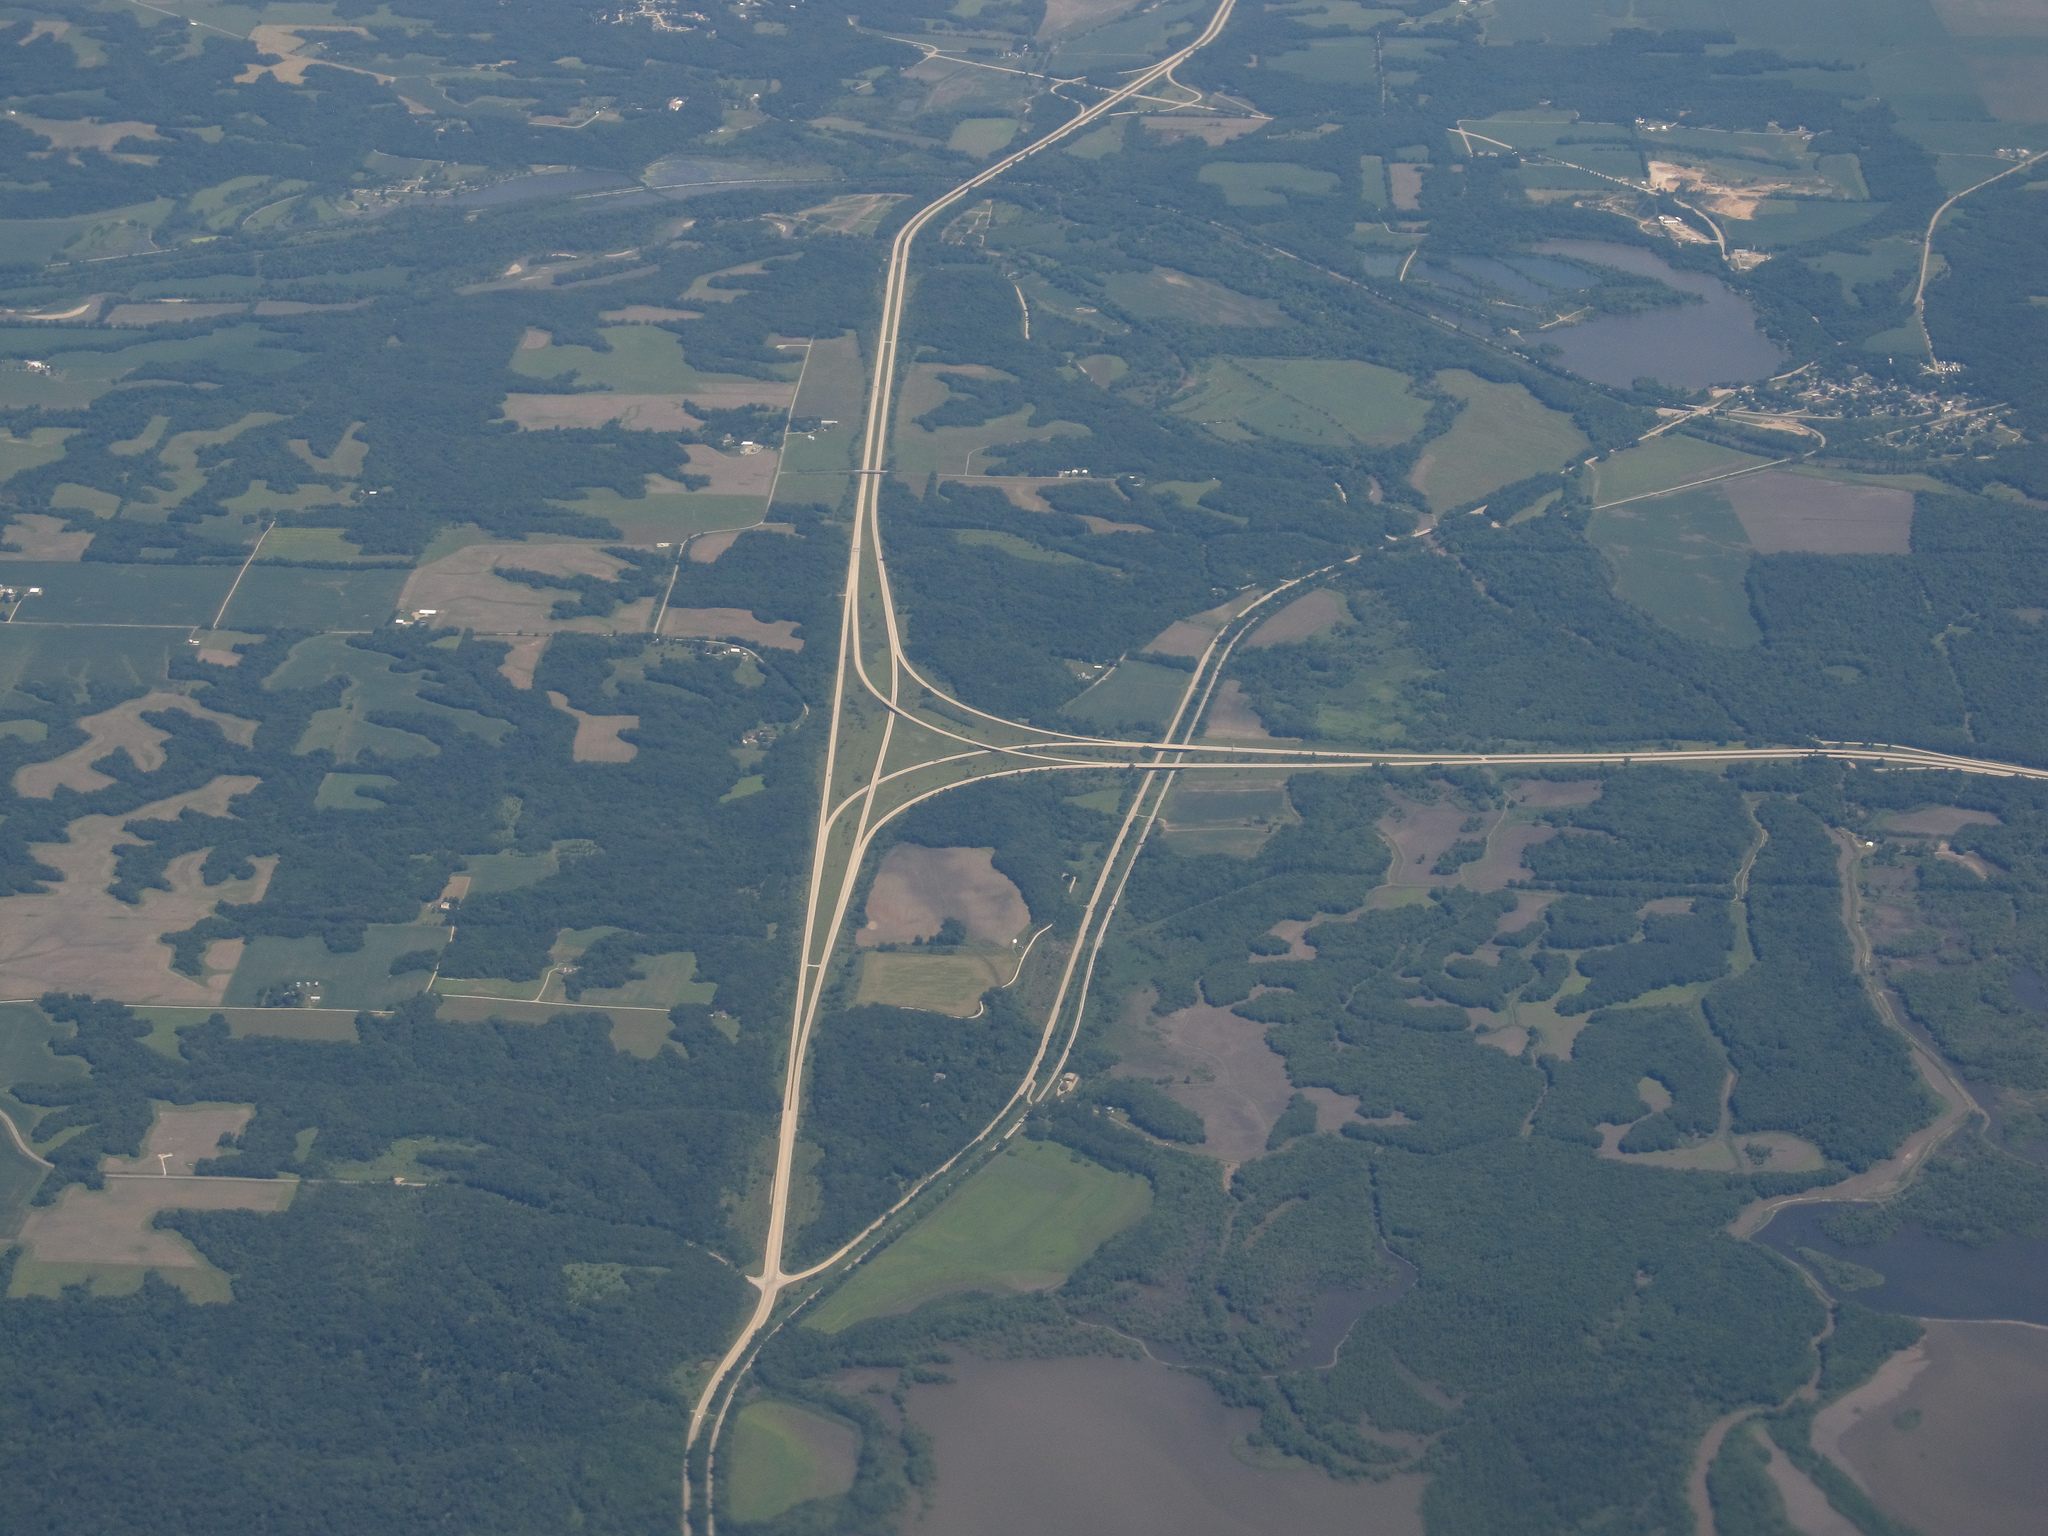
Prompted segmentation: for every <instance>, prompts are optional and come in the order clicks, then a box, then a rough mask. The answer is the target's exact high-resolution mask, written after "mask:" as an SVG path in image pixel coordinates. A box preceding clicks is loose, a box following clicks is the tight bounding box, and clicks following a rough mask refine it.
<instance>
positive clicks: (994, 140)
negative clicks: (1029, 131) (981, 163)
mask: <svg viewBox="0 0 2048 1536" xmlns="http://www.w3.org/2000/svg"><path fill="white" fill-rule="evenodd" d="M1016 136H1017V119H1015V118H1014V117H965V118H962V119H961V120H960V121H959V122H957V123H955V124H954V125H953V132H952V134H951V136H949V137H948V138H947V140H946V148H948V149H950V150H952V151H953V152H954V153H955V154H960V155H972V156H974V157H975V159H977V160H986V159H987V158H988V157H989V156H990V155H992V154H994V153H995V152H996V151H997V150H999V149H1001V148H1002V147H1003V146H1004V145H1006V144H1008V143H1009V142H1010V140H1012V139H1014V138H1015V137H1016Z"/></svg>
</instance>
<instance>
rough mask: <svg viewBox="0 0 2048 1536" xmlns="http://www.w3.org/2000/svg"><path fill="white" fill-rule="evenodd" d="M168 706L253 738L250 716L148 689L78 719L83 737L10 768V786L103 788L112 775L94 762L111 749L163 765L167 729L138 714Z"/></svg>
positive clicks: (243, 742) (39, 791) (149, 768)
mask: <svg viewBox="0 0 2048 1536" xmlns="http://www.w3.org/2000/svg"><path fill="white" fill-rule="evenodd" d="M166 710H178V711H180V712H181V713H184V714H188V715H191V716H193V717H194V718H196V719H200V720H205V721H209V722H211V723H212V724H213V725H214V726H216V727H218V728H219V730H220V733H221V735H223V736H225V737H226V738H227V739H228V740H229V741H232V742H234V743H235V744H236V745H237V746H242V747H246V746H248V745H249V744H250V743H251V742H253V741H254V740H255V739H256V722H255V721H254V720H244V719H242V718H240V717H239V716H236V715H224V714H221V713H220V712H219V711H218V710H212V709H208V708H207V707H206V706H205V705H204V704H200V703H198V702H196V701H195V700H192V699H188V698H186V697H185V696H184V695H183V694H180V693H163V692H155V693H146V694H144V695H143V696H142V697H141V698H139V699H129V700H127V701H126V702H125V703H121V704H116V705H115V706H114V707H113V708H112V709H103V710H101V711H100V712H99V713H98V714H96V715H87V716H85V717H84V718H83V719H81V720H80V721H79V722H78V725H79V729H81V730H83V731H84V732H85V733H86V736H87V740H86V741H85V742H83V743H82V744H81V745H79V746H76V747H73V748H72V749H71V750H70V751H69V752H66V753H65V754H64V755H63V756H61V757H53V758H50V759H48V760H46V761H44V762H40V763H24V764H23V765H22V766H21V767H19V768H17V769H16V770H15V771H14V792H15V793H16V794H18V795H21V796H24V797H25V798H27V799H30V800H48V799H50V798H51V797H52V796H53V795H55V794H56V793H57V791H58V790H60V789H75V790H77V791H78V792H79V793H80V794H90V793H92V792H93V791H94V790H97V789H105V788H106V787H107V786H108V785H109V784H111V783H113V782H114V781H113V779H112V778H110V777H108V776H107V775H106V774H104V773H101V772H100V771H99V770H98V769H97V768H95V767H93V764H94V763H97V762H99V761H100V760H101V759H102V758H105V757H108V756H110V755H112V754H113V753H115V752H125V753H127V754H128V760H129V761H130V762H131V763H133V764H134V765H135V766H136V768H137V769H139V770H140V771H141V772H143V773H154V772H156V771H157V769H159V768H161V767H163V765H164V743H165V742H166V741H168V740H170V733H169V732H168V731H164V730H162V729H160V728H158V727H157V726H154V725H151V724H150V723H149V722H148V721H147V720H144V719H143V718H142V717H143V715H145V714H158V713H162V712H163V711H166Z"/></svg>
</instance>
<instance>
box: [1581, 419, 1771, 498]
mask: <svg viewBox="0 0 2048 1536" xmlns="http://www.w3.org/2000/svg"><path fill="white" fill-rule="evenodd" d="M1765 462H1767V461H1766V460H1765V459H1764V458H1762V457H1761V456H1760V455H1757V454H1753V453H1744V452H1742V451H1741V450H1740V449H1737V448H1723V447H1722V446H1721V445H1720V444H1719V443H1709V442H1704V441H1702V440H1701V439H1699V438H1697V437H1686V436H1685V435H1683V434H1682V433H1678V432H1666V433H1665V434H1664V435H1663V436H1662V437H1653V438H1651V439H1650V440H1649V441H1648V442H1647V443H1639V444H1637V445H1636V446H1635V447H1633V448H1624V449H1623V450H1622V451H1621V452H1620V453H1617V454H1615V455H1613V456H1612V457H1610V458H1606V459H1602V460H1601V461H1600V462H1599V463H1598V464H1595V465H1593V466H1592V467H1591V468H1590V469H1589V470H1588V471H1587V473H1588V474H1590V475H1591V476H1592V480H1593V486H1592V490H1593V504H1594V505H1595V506H1601V505H1604V504H1606V503H1608V502H1616V501H1626V500H1628V499H1629V498H1630V497H1632V496H1652V495H1655V494H1656V493H1658V492H1659V491H1668V490H1671V489H1673V488H1674V487H1677V486H1681V485H1690V484H1691V483H1692V482H1694V481H1695V480H1708V479H1712V478H1713V477H1714V476H1715V475H1725V474H1728V473H1730V472H1731V471H1734V470H1738V469H1748V468H1750V467H1752V466H1753V465H1757V464H1762V463H1765Z"/></svg>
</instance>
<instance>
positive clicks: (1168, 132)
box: [1138, 113, 1267, 146]
mask: <svg viewBox="0 0 2048 1536" xmlns="http://www.w3.org/2000/svg"><path fill="white" fill-rule="evenodd" d="M1138 121H1139V122H1140V123H1141V124H1142V125H1143V126H1144V128H1145V130H1146V131H1147V132H1148V133H1156V134H1158V135H1159V136H1160V137H1161V138H1163V139H1169V140H1172V141H1174V142H1176V143H1177V142H1179V141H1180V140H1183V139H1200V140H1201V141H1202V142H1203V143H1204V144H1208V145H1211V146H1214V145H1217V144H1228V143H1229V142H1230V141H1231V140H1232V139H1241V138H1243V137H1244V136H1245V135H1246V134H1248V133H1257V132H1258V131H1259V130H1260V129H1261V128H1263V127H1265V126H1266V122H1267V119H1265V118H1263V117H1192V116H1190V117H1169V116H1167V115H1165V114H1163V113H1154V114H1152V115H1150V116H1147V117H1141V118H1139V119H1138Z"/></svg>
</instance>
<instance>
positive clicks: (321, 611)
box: [221, 562, 409, 630]
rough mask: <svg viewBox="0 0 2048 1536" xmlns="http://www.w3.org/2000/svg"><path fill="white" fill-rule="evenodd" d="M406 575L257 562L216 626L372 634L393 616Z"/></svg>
mask: <svg viewBox="0 0 2048 1536" xmlns="http://www.w3.org/2000/svg"><path fill="white" fill-rule="evenodd" d="M408 574H409V573H408V572H407V571H405V570H403V569H394V568H390V567H384V566H378V567H373V568H370V569H367V570H354V571H337V570H332V569H325V568H322V569H307V568H304V567H298V566H289V565H271V564H266V563H262V562H259V563H257V564H255V565H252V566H250V567H249V569H248V571H247V572H246V573H244V575H243V576H242V579H241V584H240V585H239V586H237V587H236V588H235V595H234V598H233V600H232V601H230V602H229V604H228V608H227V613H226V615H225V616H224V617H223V619H222V621H221V622H222V623H224V624H232V625H233V626H234V627H236V628H238V629H316V630H348V629H375V628H376V627H377V626H378V625H380V624H385V623H388V622H389V621H390V619H391V616H392V614H393V613H394V612H396V611H397V608H398V594H399V591H400V590H401V589H402V588H403V587H404V586H405V578H406V576H407V575H408Z"/></svg>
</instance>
